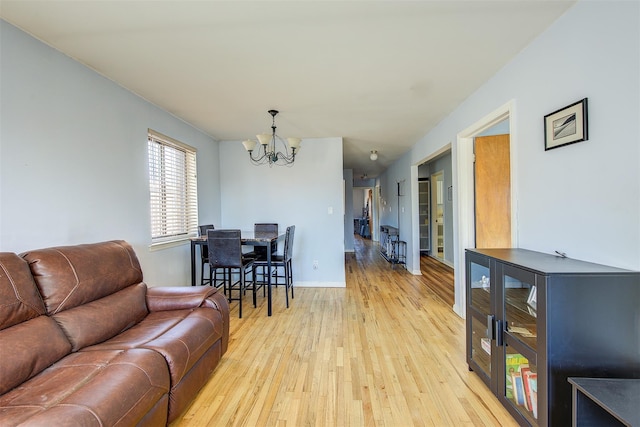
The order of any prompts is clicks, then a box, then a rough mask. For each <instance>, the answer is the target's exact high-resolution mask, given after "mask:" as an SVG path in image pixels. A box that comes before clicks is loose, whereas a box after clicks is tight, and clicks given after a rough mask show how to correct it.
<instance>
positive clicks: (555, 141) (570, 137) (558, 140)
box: [544, 98, 589, 151]
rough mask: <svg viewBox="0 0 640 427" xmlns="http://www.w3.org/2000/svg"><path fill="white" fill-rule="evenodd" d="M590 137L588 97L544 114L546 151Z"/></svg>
mask: <svg viewBox="0 0 640 427" xmlns="http://www.w3.org/2000/svg"><path fill="white" fill-rule="evenodd" d="M588 139H589V132H588V126H587V98H584V99H582V100H580V101H578V102H576V103H573V104H571V105H568V106H566V107H564V108H561V109H559V110H557V111H554V112H553V113H551V114H547V115H546V116H544V149H545V151H546V150H551V149H553V148H558V147H562V146H565V145H569V144H573V143H576V142H580V141H586V140H588Z"/></svg>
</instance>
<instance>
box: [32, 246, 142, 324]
mask: <svg viewBox="0 0 640 427" xmlns="http://www.w3.org/2000/svg"><path fill="white" fill-rule="evenodd" d="M22 257H23V258H24V259H25V260H27V262H28V263H29V267H30V268H31V273H32V274H33V277H34V279H35V281H36V284H37V285H38V288H39V289H40V293H41V294H42V298H43V300H44V304H45V307H46V309H47V313H49V314H56V313H59V312H61V311H63V310H69V309H71V308H74V307H77V306H80V305H83V304H87V303H89V302H91V301H95V300H97V299H100V298H102V297H105V296H107V295H111V294H113V293H115V292H117V291H119V290H121V289H124V288H126V287H128V286H131V285H135V284H137V283H140V282H142V270H141V268H140V264H139V262H138V258H137V256H136V254H135V252H134V251H133V248H132V247H131V246H130V245H129V244H128V243H127V242H125V241H122V240H117V241H111V242H102V243H92V244H85V245H76V246H61V247H55V248H48V249H39V250H35V251H29V252H25V253H23V254H22Z"/></svg>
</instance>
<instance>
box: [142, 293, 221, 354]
mask: <svg viewBox="0 0 640 427" xmlns="http://www.w3.org/2000/svg"><path fill="white" fill-rule="evenodd" d="M147 307H148V308H149V311H167V310H184V309H190V308H197V307H208V308H212V309H214V310H218V311H219V312H220V314H221V316H222V321H223V323H224V324H223V333H222V354H224V353H225V352H226V351H227V346H228V343H229V303H228V302H227V298H226V297H225V296H224V294H222V293H220V292H218V289H217V288H213V287H211V286H197V287H193V286H178V287H154V288H151V287H150V288H147Z"/></svg>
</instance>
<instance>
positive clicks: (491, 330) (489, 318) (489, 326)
mask: <svg viewBox="0 0 640 427" xmlns="http://www.w3.org/2000/svg"><path fill="white" fill-rule="evenodd" d="M493 319H495V316H494V315H493V314H488V315H487V338H489V339H490V340H491V341H493V340H495V339H496V333H495V328H494V325H493Z"/></svg>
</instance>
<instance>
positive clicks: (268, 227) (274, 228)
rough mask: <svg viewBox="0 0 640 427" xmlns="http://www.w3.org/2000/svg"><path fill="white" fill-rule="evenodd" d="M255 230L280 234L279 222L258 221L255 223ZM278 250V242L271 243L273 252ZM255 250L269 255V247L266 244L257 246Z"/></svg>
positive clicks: (256, 231) (255, 231)
mask: <svg viewBox="0 0 640 427" xmlns="http://www.w3.org/2000/svg"><path fill="white" fill-rule="evenodd" d="M253 232H254V233H256V235H257V234H258V233H273V234H275V235H278V224H275V223H272V222H257V223H255V224H253ZM277 250H278V242H273V243H271V253H272V254H274V253H276V251H277ZM254 252H255V253H257V254H261V255H264V256H267V248H266V247H264V246H256V247H255V248H254Z"/></svg>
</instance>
